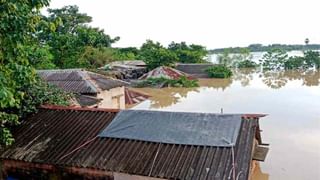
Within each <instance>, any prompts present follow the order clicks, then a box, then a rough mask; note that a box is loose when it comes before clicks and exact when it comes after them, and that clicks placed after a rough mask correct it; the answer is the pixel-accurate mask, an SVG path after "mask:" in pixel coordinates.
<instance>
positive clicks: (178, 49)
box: [168, 42, 208, 63]
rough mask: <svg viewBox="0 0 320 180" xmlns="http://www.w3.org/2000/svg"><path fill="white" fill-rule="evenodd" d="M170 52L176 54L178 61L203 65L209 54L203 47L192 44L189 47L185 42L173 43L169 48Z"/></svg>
mask: <svg viewBox="0 0 320 180" xmlns="http://www.w3.org/2000/svg"><path fill="white" fill-rule="evenodd" d="M168 50H170V51H172V52H173V53H175V54H176V55H177V57H178V61H179V62H182V63H203V62H206V61H205V59H204V58H205V57H206V56H207V54H208V52H207V50H206V48H205V47H203V46H201V45H196V44H191V45H187V44H186V43H185V42H181V43H175V42H172V43H171V44H169V46H168Z"/></svg>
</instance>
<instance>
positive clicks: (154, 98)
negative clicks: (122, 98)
mask: <svg viewBox="0 0 320 180" xmlns="http://www.w3.org/2000/svg"><path fill="white" fill-rule="evenodd" d="M135 90H137V91H141V90H142V92H143V93H147V94H148V95H149V96H151V97H150V98H149V100H150V102H151V105H150V106H151V108H156V109H158V108H164V107H168V106H171V105H174V104H176V103H178V102H180V99H181V98H186V97H187V96H188V93H189V92H199V90H198V89H197V88H138V89H135Z"/></svg>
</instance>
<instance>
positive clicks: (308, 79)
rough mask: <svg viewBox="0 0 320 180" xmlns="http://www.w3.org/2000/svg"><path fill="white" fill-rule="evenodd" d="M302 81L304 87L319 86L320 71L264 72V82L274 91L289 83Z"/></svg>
mask: <svg viewBox="0 0 320 180" xmlns="http://www.w3.org/2000/svg"><path fill="white" fill-rule="evenodd" d="M293 80H301V81H302V85H303V86H318V85H319V84H320V71H319V70H318V71H316V70H288V71H266V72H263V77H262V81H263V82H264V83H265V84H266V85H267V86H269V87H270V88H272V89H279V88H282V87H284V86H285V85H286V84H287V83H288V81H293Z"/></svg>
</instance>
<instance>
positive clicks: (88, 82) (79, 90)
mask: <svg viewBox="0 0 320 180" xmlns="http://www.w3.org/2000/svg"><path fill="white" fill-rule="evenodd" d="M37 73H38V75H39V76H40V77H41V78H42V79H43V80H45V81H47V82H48V83H49V84H52V85H55V86H57V87H58V88H60V89H62V90H64V91H66V92H69V93H74V94H75V97H76V101H77V105H80V106H85V107H100V108H118V109H123V108H125V91H124V89H125V86H126V85H128V83H127V82H125V81H121V80H117V79H113V78H110V77H106V76H103V75H100V74H97V73H93V72H90V71H86V70H82V69H63V70H62V69H61V70H60V69H58V70H38V71H37Z"/></svg>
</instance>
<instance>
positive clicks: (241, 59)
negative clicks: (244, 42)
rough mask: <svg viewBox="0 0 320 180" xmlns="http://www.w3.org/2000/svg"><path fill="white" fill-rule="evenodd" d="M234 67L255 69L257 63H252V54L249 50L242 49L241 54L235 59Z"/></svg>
mask: <svg viewBox="0 0 320 180" xmlns="http://www.w3.org/2000/svg"><path fill="white" fill-rule="evenodd" d="M232 59H233V64H232V65H233V67H237V68H253V67H256V66H257V63H255V62H254V61H252V54H251V53H250V50H249V49H248V48H242V49H241V50H240V53H238V54H235V55H234V56H233V57H232Z"/></svg>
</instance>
